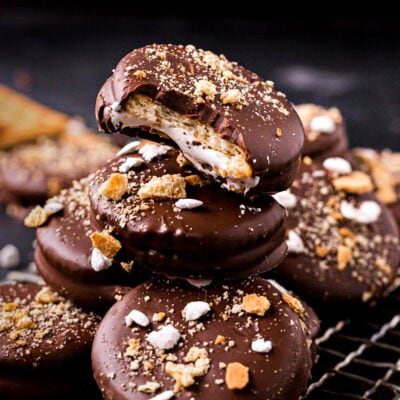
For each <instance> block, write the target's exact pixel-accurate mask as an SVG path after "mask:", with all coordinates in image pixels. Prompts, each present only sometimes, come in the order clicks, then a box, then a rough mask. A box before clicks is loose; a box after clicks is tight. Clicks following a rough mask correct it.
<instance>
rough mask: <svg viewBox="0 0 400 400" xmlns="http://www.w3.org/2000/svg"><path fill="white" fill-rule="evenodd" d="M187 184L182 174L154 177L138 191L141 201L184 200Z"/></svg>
mask: <svg viewBox="0 0 400 400" xmlns="http://www.w3.org/2000/svg"><path fill="white" fill-rule="evenodd" d="M185 186H186V182H185V179H184V178H183V177H182V175H181V174H173V175H171V174H166V175H163V176H153V177H152V178H151V179H150V181H149V182H147V183H144V184H142V186H141V187H140V189H139V191H138V195H139V197H140V198H141V199H151V198H158V199H184V198H185V197H186V190H185Z"/></svg>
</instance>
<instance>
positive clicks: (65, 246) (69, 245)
mask: <svg viewBox="0 0 400 400" xmlns="http://www.w3.org/2000/svg"><path fill="white" fill-rule="evenodd" d="M90 178H91V177H90V176H89V177H88V178H84V179H82V180H81V181H79V182H78V181H76V182H75V183H74V185H73V186H72V187H71V188H69V189H64V190H63V191H61V193H60V194H59V195H57V196H55V197H53V198H51V199H49V200H48V201H47V203H46V205H45V206H44V207H43V208H42V207H36V208H35V209H33V211H32V212H31V213H30V214H29V216H28V217H27V218H26V220H25V223H26V224H27V225H29V226H39V227H38V229H37V231H36V239H37V246H36V249H35V263H36V266H37V269H38V271H39V273H40V275H41V276H42V277H43V279H44V280H45V281H46V283H47V284H48V285H49V286H51V287H52V288H53V289H54V290H57V291H58V292H59V293H61V294H63V295H64V296H66V297H67V298H69V299H72V300H73V301H74V302H76V303H77V304H79V305H81V306H82V307H85V308H88V309H95V310H99V311H104V310H107V309H108V308H109V307H110V306H111V305H112V304H113V303H114V301H115V296H116V295H118V294H120V293H121V292H124V291H125V290H126V289H127V288H130V287H133V286H135V285H137V284H139V283H141V282H144V281H145V280H146V279H147V278H148V275H149V274H147V275H146V274H145V273H144V271H143V270H142V269H141V268H140V267H139V266H138V265H136V264H134V263H133V261H132V260H131V259H130V258H129V257H126V256H125V257H124V253H123V251H121V252H120V254H119V255H118V257H116V258H115V259H110V258H107V257H106V256H104V255H103V254H102V253H101V252H100V251H99V250H98V249H96V248H94V247H93V245H92V242H91V239H90V235H91V234H92V233H93V229H92V228H91V226H90V220H89V215H90V211H89V206H90V204H89V197H88V193H87V189H88V187H87V185H88V182H89V181H90Z"/></svg>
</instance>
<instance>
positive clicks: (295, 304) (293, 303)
mask: <svg viewBox="0 0 400 400" xmlns="http://www.w3.org/2000/svg"><path fill="white" fill-rule="evenodd" d="M282 300H283V301H284V302H285V303H286V304H287V305H288V306H289V307H290V308H291V309H292V310H293V311H294V312H295V313H296V314H297V315H298V316H300V317H301V318H304V313H305V311H306V310H305V308H304V306H303V304H302V303H301V301H300V300H298V299H296V297H293V296H291V295H290V294H289V293H282Z"/></svg>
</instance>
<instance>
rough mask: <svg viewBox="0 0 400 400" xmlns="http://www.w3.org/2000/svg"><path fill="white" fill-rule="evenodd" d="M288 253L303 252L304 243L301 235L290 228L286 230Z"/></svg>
mask: <svg viewBox="0 0 400 400" xmlns="http://www.w3.org/2000/svg"><path fill="white" fill-rule="evenodd" d="M286 244H287V246H288V251H289V253H297V254H299V253H304V243H303V241H302V240H301V237H300V236H299V235H298V234H297V233H296V232H295V231H292V230H289V231H288V239H287V240H286Z"/></svg>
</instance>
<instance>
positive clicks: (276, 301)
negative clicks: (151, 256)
mask: <svg viewBox="0 0 400 400" xmlns="http://www.w3.org/2000/svg"><path fill="white" fill-rule="evenodd" d="M305 318H306V309H305V307H304V305H303V304H302V302H300V301H299V300H296V299H295V298H294V297H292V296H290V295H289V294H287V293H286V294H282V293H281V292H280V291H279V290H278V289H276V288H275V286H273V285H272V284H270V283H269V282H268V281H267V280H265V279H262V278H250V279H246V280H236V281H233V282H229V281H226V282H224V283H221V282H219V283H216V284H211V285H210V286H207V287H203V288H196V287H193V286H191V285H189V284H187V283H184V282H182V281H172V282H171V281H166V280H163V279H161V278H160V279H154V280H152V281H150V282H148V283H145V284H143V285H141V286H138V287H136V288H134V289H133V290H132V291H131V292H130V293H128V294H127V295H125V296H124V298H123V300H122V301H120V302H117V303H116V304H115V305H114V306H113V307H112V308H111V309H110V310H109V312H108V313H107V314H106V316H105V317H104V319H103V321H102V323H101V324H100V327H99V329H98V331H97V334H96V336H95V340H94V342H93V349H92V366H93V370H94V377H95V379H96V381H97V384H98V386H99V387H100V389H101V390H102V392H103V396H104V399H114V400H123V399H133V398H134V399H135V400H144V399H149V398H152V399H153V398H154V399H167V400H168V399H172V398H173V399H176V400H183V399H185V400H189V399H193V398H195V399H196V400H203V399H210V398H216V399H219V400H225V399H243V400H244V399H249V400H258V399H260V400H261V399H262V400H264V399H270V400H283V399H286V400H289V399H290V400H295V399H298V398H299V397H300V395H302V394H304V392H305V390H306V387H307V381H308V380H309V378H310V370H311V364H312V360H311V351H310V348H309V347H310V346H311V342H312V341H311V339H310V337H309V333H308V332H307V326H306V325H305V323H304V319H305ZM157 396H158V397H157Z"/></svg>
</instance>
